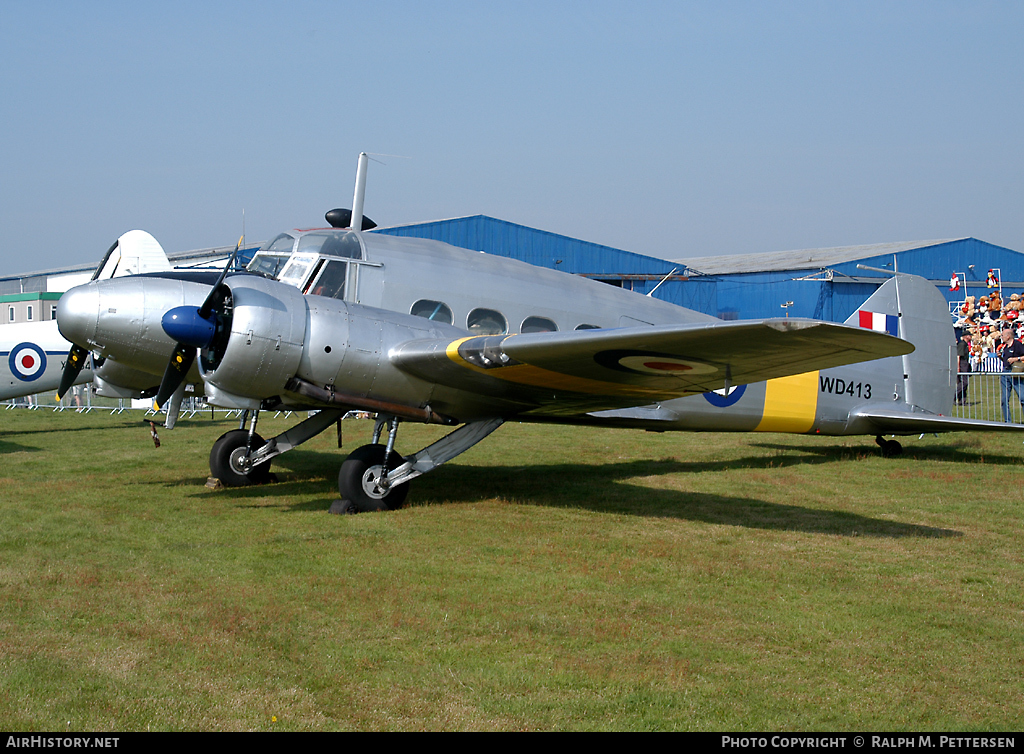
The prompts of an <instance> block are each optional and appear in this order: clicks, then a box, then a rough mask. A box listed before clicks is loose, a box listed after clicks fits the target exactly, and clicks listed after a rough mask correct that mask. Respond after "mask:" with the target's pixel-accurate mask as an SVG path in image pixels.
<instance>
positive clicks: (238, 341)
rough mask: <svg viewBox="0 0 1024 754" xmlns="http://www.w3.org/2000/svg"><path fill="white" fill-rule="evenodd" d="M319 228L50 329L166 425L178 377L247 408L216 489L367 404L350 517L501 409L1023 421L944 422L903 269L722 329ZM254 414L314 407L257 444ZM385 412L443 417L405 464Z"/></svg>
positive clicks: (612, 416)
mask: <svg viewBox="0 0 1024 754" xmlns="http://www.w3.org/2000/svg"><path fill="white" fill-rule="evenodd" d="M357 186H358V183H357ZM358 191H359V190H358V188H357V198H358V196H359V193H358ZM356 206H357V208H359V207H361V202H358V201H357V204H356ZM339 216H341V217H339ZM328 220H329V221H330V222H332V224H334V225H337V226H341V227H332V228H325V229H317V230H307V231H293V232H288V233H282V234H281V235H279V236H278V237H277V238H275V239H273V240H272V241H271V242H269V243H267V244H266V245H265V246H264V247H263V248H261V249H260V250H259V251H258V252H257V253H256V255H255V256H254V257H253V259H252V261H251V263H250V264H249V265H248V267H247V268H246V269H244V270H237V271H236V270H232V269H230V268H231V267H232V265H231V263H229V264H228V267H227V268H225V270H224V272H223V273H221V274H220V275H219V276H218V275H217V274H216V273H203V272H188V271H169V272H161V273H155V274H143V275H135V276H132V277H125V278H118V279H113V280H95V281H93V282H90V283H88V284H86V285H83V286H79V287H77V288H74V289H72V290H70V291H68V292H67V293H66V294H64V296H63V297H62V298H61V300H60V302H59V305H58V311H57V318H58V321H59V324H60V330H61V332H62V333H63V334H64V336H65V337H66V338H68V339H69V340H70V341H72V342H73V343H75V344H76V349H77V351H78V352H79V355H84V354H87V353H88V352H90V351H91V352H92V353H93V355H94V358H96V360H97V363H98V364H99V366H98V368H97V370H96V379H97V383H98V384H99V385H100V386H101V392H103V391H104V390H105V391H106V392H105V394H109V395H115V394H121V395H133V396H142V395H155V396H156V401H157V403H158V404H160V405H162V406H165V407H166V408H167V411H168V422H169V423H173V421H174V419H175V417H176V415H177V411H178V406H179V405H180V401H181V397H182V395H183V393H184V391H185V387H186V384H194V385H195V386H196V387H197V388H198V389H201V390H202V391H203V392H205V394H206V398H207V400H208V401H209V403H211V404H213V405H215V406H220V407H227V408H237V409H247V410H249V411H251V412H252V413H251V420H250V423H249V428H248V429H244V428H240V429H237V430H233V431H230V432H228V433H226V434H225V435H223V436H222V437H221V438H220V439H219V440H218V441H217V442H216V443H215V444H214V446H213V449H212V451H211V454H210V469H211V472H212V474H213V476H215V477H217V478H219V479H221V480H222V481H223V482H224V483H225V484H227V485H246V484H254V483H259V482H262V481H266V480H267V479H268V478H269V467H270V460H271V459H272V458H273V457H274V456H276V455H279V454H280V453H283V452H285V451H287V450H290V449H292V448H295V447H296V446H298V445H299V444H301V443H303V442H305V441H306V440H308V439H310V438H312V437H314V436H315V435H317V434H319V433H320V432H322V431H324V430H325V429H327V428H328V427H330V426H331V425H332V424H334V423H335V421H336V420H337V419H338V418H340V417H341V416H342V415H344V414H345V413H346V412H347V411H350V410H353V409H356V410H365V411H368V412H372V413H375V414H376V416H377V423H376V427H375V431H374V438H373V443H371V444H370V445H366V446H363V447H360V448H358V449H357V450H355V451H353V452H352V453H351V454H350V455H349V456H348V458H347V459H346V460H345V461H344V462H343V463H342V465H341V470H340V473H339V480H338V488H339V492H340V493H341V497H342V500H343V501H345V502H344V505H345V506H349V507H351V508H354V509H355V510H360V511H366V510H381V509H385V508H397V507H400V506H401V505H402V503H403V502H404V500H405V497H406V494H407V492H408V489H409V484H408V483H409V481H410V480H411V479H413V478H415V477H417V476H419V475H421V474H424V473H426V472H428V471H430V470H432V469H434V468H436V467H437V466H439V465H441V464H443V463H445V462H446V461H449V460H451V459H452V458H454V457H455V456H457V455H459V454H460V453H462V452H464V451H465V450H467V449H468V448H470V447H472V446H473V445H475V444H476V443H477V442H479V441H480V440H482V439H484V438H485V437H486V436H487V435H489V434H490V433H491V432H493V431H494V430H496V429H497V428H498V427H499V426H500V425H501V424H502V423H503V422H505V421H509V420H516V421H521V422H558V423H564V424H580V425H602V426H616V427H634V428H642V429H649V430H659V431H661V430H665V431H668V430H685V431H767V432H794V433H811V434H814V433H820V434H828V435H852V434H866V435H876V436H877V438H878V442H879V444H880V445H881V446H882V449H883V452H885V453H887V454H894V453H896V452H898V451H899V444H898V443H897V442H896V441H895V440H884V439H882V437H881V436H882V435H883V434H911V433H913V434H917V433H921V432H944V431H958V430H965V429H979V428H984V429H988V430H992V429H995V430H1006V429H1020V427H1019V426H1016V425H1006V424H1001V423H994V422H975V421H968V420H962V419H955V418H950V417H948V416H946V415H945V414H948V413H949V411H950V408H951V406H952V402H953V395H954V390H955V381H956V357H955V351H954V348H953V345H954V341H953V331H952V326H951V323H950V317H949V314H948V312H947V308H946V304H945V301H944V299H943V298H942V296H941V295H940V294H939V293H938V291H937V290H936V288H935V286H934V285H932V284H930V283H928V282H927V281H925V280H923V279H921V278H917V277H914V276H910V275H897V276H895V277H893V278H892V279H890V280H889V281H888V282H886V283H885V284H884V285H883V286H881V288H879V290H878V291H877V292H876V293H875V294H874V295H872V296H871V297H870V298H869V299H868V300H867V301H866V302H865V303H864V305H863V306H862V307H861V311H860V312H858V313H855V314H854V316H853V317H851V318H850V320H848V321H847V323H846V324H844V325H840V324H835V323H828V322H820V321H814V320H803V319H768V320H757V321H733V322H724V321H721V320H718V319H715V318H714V317H711V316H708V315H705V314H701V313H699V312H695V311H691V310H689V309H684V308H681V307H678V306H675V305H672V304H669V303H666V302H663V301H659V300H657V299H654V298H651V297H649V296H643V295H640V294H637V293H633V292H630V291H627V290H622V289H620V288H615V287H613V286H609V285H606V284H603V283H600V282H596V281H593V280H588V279H586V278H582V277H578V276H574V275H571V274H566V273H562V272H558V271H555V270H550V269H545V268H539V267H534V266H532V265H529V264H525V263H523V262H519V261H516V260H513V259H508V258H504V257H499V256H493V255H489V254H484V253H481V252H474V251H467V250H465V249H461V248H456V247H454V246H450V245H448V244H445V243H441V242H438V241H432V240H425V239H418V238H399V237H393V236H388V235H384V234H380V233H371V232H365V231H364V230H353V229H352V227H351V226H356V227H359V228H365V227H367V225H370V227H372V224H370V223H368V222H366V221H364V220H363V218H362V212H361V209H357V210H354V211H353V212H352V213H351V216H349V213H347V212H345V211H338V210H334V211H332V212H331V213H328ZM897 335H899V336H902V337H897ZM197 356H198V358H196V357H197ZM73 371H74V370H73V368H72V366H71V365H70V362H69V369H68V371H67V373H66V380H72V379H73V375H72V372H73ZM68 384H70V382H69V383H68ZM267 409H292V410H315V409H319V411H318V412H317V413H314V414H312V415H311V416H309V418H307V419H305V420H304V421H302V422H300V423H299V424H297V425H296V426H294V427H292V428H291V429H289V430H288V431H286V432H284V433H282V434H280V435H278V436H277V437H273V438H271V439H270V440H264V439H263V438H262V437H260V436H259V435H258V434H257V433H256V423H257V418H258V415H259V412H260V411H261V410H267ZM401 421H413V422H427V423H433V424H441V425H450V426H452V427H457V428H456V429H454V431H452V432H451V433H450V434H448V435H447V436H446V437H444V438H442V439H441V440H438V441H437V442H435V443H434V444H432V445H430V446H428V447H426V448H424V449H422V450H419V451H417V452H414V453H412V454H410V455H407V456H403V455H400V454H399V453H398V451H397V450H395V440H396V436H397V433H398V428H399V423H400V422H401ZM382 437H383V438H384V441H383V442H381V438H382Z"/></svg>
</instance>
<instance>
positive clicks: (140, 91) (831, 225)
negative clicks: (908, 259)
mask: <svg viewBox="0 0 1024 754" xmlns="http://www.w3.org/2000/svg"><path fill="white" fill-rule="evenodd" d="M1022 48H1024V3H1019V2H1018V3H1011V2H990V3H986V2H970V3H967V2H963V3H951V2H942V1H941V0H935V1H932V2H878V3H876V2H850V3H846V2H770V1H763V2H728V1H727V0H726V1H720V2H678V1H677V2H664V3H663V2H643V1H642V0H640V1H636V2H630V3H626V2H597V1H593V0H591V1H588V2H551V1H550V0H549V1H548V2H538V3H534V2H516V3H496V2H430V3H428V2H387V1H386V0H379V1H377V2H372V3H370V2H366V3H344V2H313V1H309V2H304V1H303V0H292V1H289V2H287V3H285V2H280V3H278V2H255V1H254V2H219V3H218V2H203V3H192V2H176V3H159V4H157V3H137V2H123V3H122V2H103V1H102V0H93V1H91V2H86V1H85V0H82V1H81V2H47V1H46V0H35V1H34V2H23V1H22V0H0V97H2V108H0V134H2V145H3V149H2V150H0V154H2V162H0V177H2V179H0V234H2V235H0V237H2V239H3V250H2V258H3V261H4V268H3V272H2V273H0V274H7V275H9V274H16V273H18V272H24V271H32V270H40V269H47V268H52V267H58V266H61V265H66V264H77V263H91V262H93V261H98V260H99V257H100V256H101V255H102V253H103V252H104V251H105V250H106V248H107V247H108V246H109V245H110V243H111V242H112V241H113V240H114V239H115V238H116V237H117V236H118V235H120V234H121V233H123V232H125V231H127V230H130V229H132V228H143V229H145V230H148V231H150V232H151V233H153V234H154V235H155V236H156V237H157V239H158V240H160V242H161V243H162V244H163V245H164V248H165V249H167V250H168V251H180V250H185V249H192V248H199V247H204V246H214V245H228V244H234V242H235V240H237V238H238V235H239V233H240V232H241V228H242V212H243V210H244V211H245V224H246V234H247V237H248V239H249V240H251V241H255V240H263V239H266V238H268V237H271V236H273V235H274V234H276V233H277V232H279V231H280V230H282V229H285V228H290V227H310V226H321V225H323V224H324V220H323V213H324V212H325V211H326V210H327V209H330V208H331V207H336V206H346V207H347V206H349V205H350V204H351V198H352V184H353V179H354V173H355V165H356V157H357V155H358V153H359V152H360V151H367V152H371V153H379V154H388V155H400V156H401V157H378V158H377V159H378V160H379V161H380V162H372V163H371V164H370V170H369V183H368V189H367V199H366V213H367V215H369V216H370V217H372V218H373V219H374V220H376V221H377V222H378V223H380V224H382V225H383V224H395V223H405V222H416V221H422V220H432V219H438V218H443V217H456V216H461V215H469V214H478V213H482V214H487V215H492V216H495V217H499V218H501V219H504V220H510V221H512V222H517V223H522V224H525V225H530V226H533V227H538V228H542V229H545V230H550V231H554V232H557V233H564V234H567V235H570V236H574V237H578V238H584V239H587V240H591V241H596V242H599V243H604V244H608V245H611V246H617V247H620V248H624V249H628V250H631V251H636V252H639V253H645V254H652V255H655V256H665V257H686V256H703V255H707V254H731V253H743V252H749V253H753V252H762V251H773V250H782V249H798V248H809V247H819V246H842V245H850V244H861V243H875V242H883V241H907V240H923V239H936V238H952V237H962V236H974V237H977V238H981V239H983V240H985V241H989V242H991V243H995V244H1000V245H1003V246H1008V247H1010V248H1013V249H1017V250H1021V251H1024V224H1022V220H1021V207H1022V199H1024V146H1022V141H1024V133H1022V132H1024V129H1022V124H1024V96H1022V94H1024V93H1022V80H1024V79H1022V76H1024V65H1022V63H1024V59H1022V58H1024V53H1022V52H1021V49H1022ZM381 163H384V164H381Z"/></svg>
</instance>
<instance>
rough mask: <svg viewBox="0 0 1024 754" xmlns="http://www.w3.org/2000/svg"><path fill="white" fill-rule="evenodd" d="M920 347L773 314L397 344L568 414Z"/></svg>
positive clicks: (458, 383) (436, 373) (488, 389)
mask: <svg viewBox="0 0 1024 754" xmlns="http://www.w3.org/2000/svg"><path fill="white" fill-rule="evenodd" d="M913 350H914V347H913V346H912V345H911V344H910V343H907V342H906V341H903V340H900V339H899V338H894V337H892V336H891V335H887V334H885V333H880V332H875V331H872V330H867V329H862V328H856V327H849V326H846V325H838V324H833V323H829V322H819V321H816V320H800V319H771V320H754V321H742V322H715V323H710V324H709V323H700V324H685V325H663V326H658V327H634V328H621V329H608V330H581V331H573V332H553V333H530V334H524V335H481V336H470V337H467V338H461V339H458V340H454V341H422V340H420V341H413V342H410V343H406V344H403V345H402V346H400V347H398V348H396V349H393V350H392V352H391V354H390V358H391V361H392V363H393V364H394V365H395V366H397V367H398V368H400V369H402V370H403V371H406V372H409V373H411V374H414V375H416V376H418V377H421V378H423V379H425V380H429V381H431V382H435V383H438V384H440V385H445V386H448V387H452V388H457V389H461V390H468V391H472V392H477V393H481V394H483V395H490V396H493V397H496V398H503V399H507V400H511V401H515V402H520V403H522V404H525V405H524V407H523V408H524V410H525V411H527V412H529V413H535V414H537V413H539V414H552V415H558V414H575V413H579V412H580V411H581V410H586V411H593V410H600V409H602V408H616V407H622V406H632V405H637V404H639V403H653V402H656V401H660V400H668V399H671V398H679V397H683V396H687V395H694V394H697V393H705V392H708V391H709V390H718V389H721V388H723V387H725V386H726V385H727V384H729V385H739V384H746V383H751V382H760V381H762V380H769V379H773V378H776V377H785V376H788V375H792V374H801V373H804V372H809V371H814V370H816V369H827V368H829V367H836V366H842V365H844V364H851V363H855V362H860V361H869V360H871V359H877V358H884V357H888V356H899V355H902V354H906V353H910V352H911V351H913ZM530 404H532V405H533V407H534V408H529V406H530Z"/></svg>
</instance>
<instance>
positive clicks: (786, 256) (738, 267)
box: [671, 238, 964, 275]
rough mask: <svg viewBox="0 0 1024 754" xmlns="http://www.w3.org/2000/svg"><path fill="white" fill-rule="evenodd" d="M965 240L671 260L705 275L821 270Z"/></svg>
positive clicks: (949, 239) (877, 244) (953, 239)
mask: <svg viewBox="0 0 1024 754" xmlns="http://www.w3.org/2000/svg"><path fill="white" fill-rule="evenodd" d="M960 240H964V239H959V238H946V239H941V240H937V241H903V242H897V243H876V244H866V245H863V246H835V247H832V248H828V249H800V250H797V251H769V252H762V253H760V254H729V255H725V256H715V257H689V258H686V259H673V260H671V261H672V262H673V263H674V264H685V265H686V266H687V267H688V268H689V269H690V270H691V271H692V272H700V273H704V274H705V275H728V274H732V273H741V272H776V271H781V270H820V269H824V268H827V267H832V266H834V265H837V264H843V263H844V262H855V261H857V260H859V259H868V258H870V257H877V256H882V255H885V254H897V253H899V252H901V251H910V250H911V249H923V248H927V247H928V246H937V245H939V244H943V243H949V242H950V241H960Z"/></svg>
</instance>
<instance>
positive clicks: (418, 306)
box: [410, 299, 455, 325]
mask: <svg viewBox="0 0 1024 754" xmlns="http://www.w3.org/2000/svg"><path fill="white" fill-rule="evenodd" d="M410 313H411V314H412V315H413V316H414V317H423V318H424V319H429V320H431V321H432V322H444V323H445V324H446V325H450V324H451V323H452V322H454V321H455V320H454V319H453V318H452V310H451V309H449V308H448V305H447V304H444V303H442V302H440V301H429V300H427V299H421V300H419V301H417V302H416V303H415V304H413V305H412V310H411V312H410Z"/></svg>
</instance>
